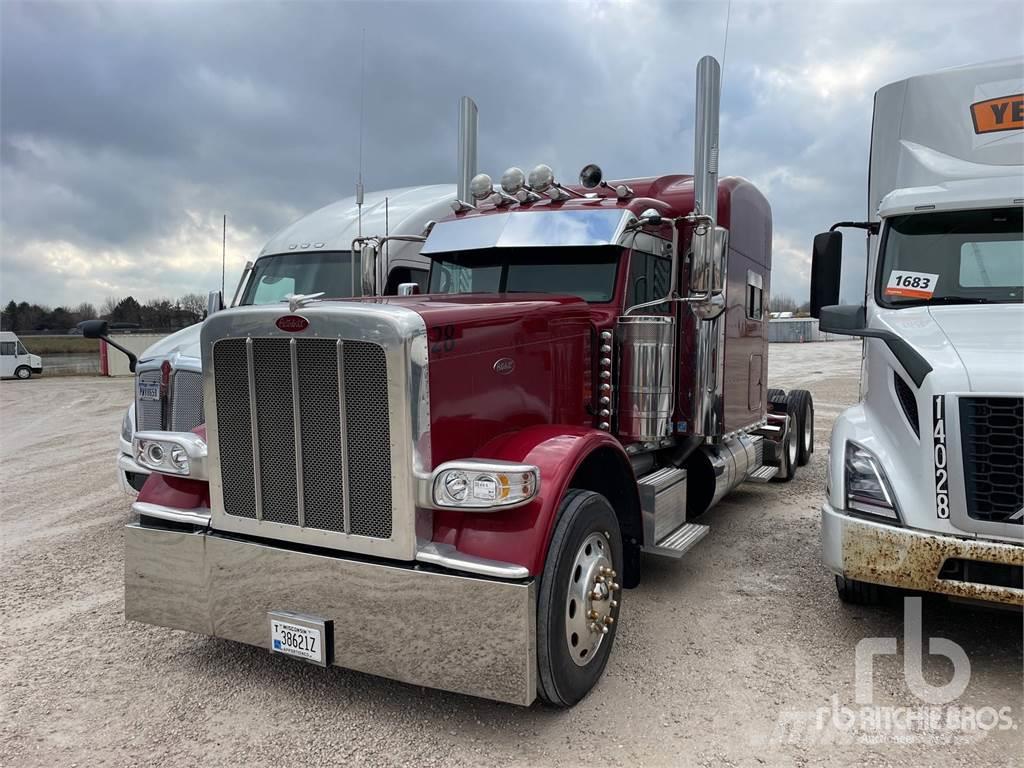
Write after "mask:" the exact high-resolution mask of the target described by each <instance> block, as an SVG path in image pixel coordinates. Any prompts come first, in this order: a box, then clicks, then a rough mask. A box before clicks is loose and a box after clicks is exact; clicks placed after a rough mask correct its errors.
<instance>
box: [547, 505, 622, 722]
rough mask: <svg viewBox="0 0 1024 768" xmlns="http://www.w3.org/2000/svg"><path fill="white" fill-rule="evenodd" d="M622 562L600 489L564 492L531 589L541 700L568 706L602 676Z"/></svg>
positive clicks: (616, 607) (612, 631)
mask: <svg viewBox="0 0 1024 768" xmlns="http://www.w3.org/2000/svg"><path fill="white" fill-rule="evenodd" d="M622 565H623V559H622V538H621V535H620V533H619V521H618V519H617V518H616V517H615V510H613V509H612V506H611V504H609V503H608V500H607V499H606V498H605V497H604V496H602V495H601V494H599V493H594V492H593V491H583V490H577V489H571V490H569V491H568V492H567V493H566V494H565V498H563V499H562V503H561V505H560V506H559V509H558V518H557V522H556V523H555V530H554V533H553V534H552V536H551V544H550V546H549V547H548V556H547V559H546V561H545V563H544V572H543V573H542V574H541V578H540V588H539V590H538V600H537V672H538V674H537V695H538V697H539V698H540V699H541V700H542V701H543V702H544V703H546V704H548V705H550V706H553V707H571V706H573V705H574V704H576V703H577V702H578V701H579V700H580V699H582V698H583V697H584V696H586V695H587V694H588V693H589V692H590V689H591V688H593V687H594V686H595V685H596V684H597V681H598V680H600V679H601V675H602V674H603V673H604V668H605V665H606V664H607V663H608V656H609V655H610V654H611V649H612V645H613V643H614V642H615V631H616V628H617V626H618V618H619V604H620V603H621V601H622V590H621V587H619V585H618V584H617V583H616V581H617V580H618V578H619V575H620V574H621V573H622V570H623V569H622ZM602 568H603V569H604V570H601V569H602ZM598 579H600V581H599V580H598ZM598 593H600V595H601V597H599V598H597V599H595V598H594V595H595V594H598ZM591 611H594V612H595V614H596V615H597V616H598V619H597V620H593V619H591V618H590V617H591V616H592V615H593V614H591V613H590V612H591ZM592 627H598V629H596V630H594V629H592Z"/></svg>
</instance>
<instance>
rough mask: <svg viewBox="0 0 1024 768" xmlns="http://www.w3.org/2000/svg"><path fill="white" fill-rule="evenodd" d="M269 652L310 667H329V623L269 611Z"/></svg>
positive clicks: (317, 619) (313, 617)
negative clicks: (315, 665) (293, 658)
mask: <svg viewBox="0 0 1024 768" xmlns="http://www.w3.org/2000/svg"><path fill="white" fill-rule="evenodd" d="M268 617H269V619H270V652H271V653H280V654H281V655H283V656H293V657H295V658H298V659H302V660H303V661H308V662H309V663H310V664H319V665H320V666H321V667H326V666H327V664H328V663H329V659H330V655H329V651H330V642H331V622H329V621H325V620H324V619H320V618H317V617H316V616H306V615H303V614H298V613H292V612H291V611H271V612H270V613H269V614H268Z"/></svg>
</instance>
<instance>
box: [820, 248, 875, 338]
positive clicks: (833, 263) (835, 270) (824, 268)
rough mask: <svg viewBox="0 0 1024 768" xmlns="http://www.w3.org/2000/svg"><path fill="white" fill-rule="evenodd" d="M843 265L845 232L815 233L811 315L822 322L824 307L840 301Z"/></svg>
mask: <svg viewBox="0 0 1024 768" xmlns="http://www.w3.org/2000/svg"><path fill="white" fill-rule="evenodd" d="M842 267H843V233H842V232H837V231H835V230H833V231H831V232H822V233H821V234H820V235H815V236H814V248H813V250H812V252H811V317H817V318H820V319H821V321H822V323H824V321H825V319H824V318H823V317H822V315H821V311H822V307H828V306H830V305H833V304H838V303H839V280H840V277H841V276H842ZM861 325H862V326H863V323H861ZM822 330H824V329H822Z"/></svg>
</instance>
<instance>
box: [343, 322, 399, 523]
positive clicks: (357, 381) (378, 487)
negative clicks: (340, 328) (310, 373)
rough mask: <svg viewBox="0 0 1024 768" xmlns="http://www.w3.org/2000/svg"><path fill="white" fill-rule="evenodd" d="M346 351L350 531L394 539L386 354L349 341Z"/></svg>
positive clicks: (361, 343)
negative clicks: (392, 534)
mask: <svg viewBox="0 0 1024 768" xmlns="http://www.w3.org/2000/svg"><path fill="white" fill-rule="evenodd" d="M344 350H345V354H344V357H345V421H346V424H345V426H346V427H347V429H348V435H347V437H348V485H349V488H348V498H349V517H350V519H351V522H352V531H351V532H352V533H354V534H358V535H360V536H373V537H376V538H380V539H387V538H390V537H391V434H390V430H389V429H388V381H387V373H386V371H387V367H386V365H385V360H384V350H383V349H381V348H380V347H379V346H377V345H376V344H370V343H368V342H364V341H348V342H345V345H344Z"/></svg>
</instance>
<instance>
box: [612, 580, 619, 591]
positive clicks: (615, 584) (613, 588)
mask: <svg viewBox="0 0 1024 768" xmlns="http://www.w3.org/2000/svg"><path fill="white" fill-rule="evenodd" d="M618 588H619V585H618V583H616V582H614V581H613V582H612V591H613V592H614V591H615V590H616V589H618Z"/></svg>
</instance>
